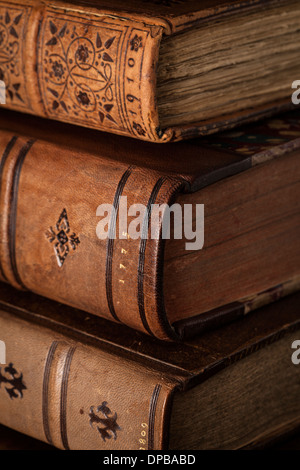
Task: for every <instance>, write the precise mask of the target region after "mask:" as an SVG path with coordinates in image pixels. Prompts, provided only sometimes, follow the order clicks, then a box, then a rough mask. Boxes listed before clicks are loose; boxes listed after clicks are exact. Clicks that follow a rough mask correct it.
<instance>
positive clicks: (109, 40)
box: [0, 0, 290, 142]
mask: <svg viewBox="0 0 300 470" xmlns="http://www.w3.org/2000/svg"><path fill="white" fill-rule="evenodd" d="M113 3H114V6H112V5H111V2H109V1H102V2H96V1H95V2H92V1H88V2H82V1H79V2H73V3H68V2H61V1H53V2H51V3H48V2H45V1H43V0H22V1H20V0H12V1H10V2H7V1H2V0H1V2H0V14H1V16H2V18H3V21H2V25H1V28H2V30H1V31H2V36H1V40H0V51H1V54H2V55H1V57H3V58H2V59H1V58H0V70H1V73H0V78H1V80H3V81H4V82H5V84H6V87H7V93H6V95H7V101H6V107H7V108H10V109H14V110H18V111H21V112H25V113H32V114H36V115H39V116H43V117H48V118H51V119H55V120H59V121H66V122H70V123H72V124H77V125H80V126H85V127H89V128H95V129H98V130H104V131H108V132H112V133H117V134H122V135H127V136H130V137H134V138H138V139H143V140H148V141H152V142H167V141H170V140H180V139H186V138H191V137H195V136H197V135H203V134H209V133H212V132H216V131H217V130H222V129H225V128H230V127H234V126H236V125H237V124H238V123H240V122H247V121H249V120H255V119H257V118H261V117H263V116H267V115H270V114H274V113H275V112H278V110H280V109H285V108H286V107H289V106H290V105H289V104H288V103H287V100H283V101H281V102H276V103H268V104H267V105H265V106H261V107H260V108H257V109H254V110H245V111H242V112H240V113H236V114H232V115H230V116H222V117H221V118H220V119H217V120H212V121H208V122H199V123H193V125H191V126H183V127H180V126H179V127H178V128H174V129H166V130H161V129H160V128H159V118H158V111H157V106H156V93H155V83H156V72H155V70H156V66H157V62H158V57H159V45H160V41H161V38H162V35H163V34H173V33H175V32H177V31H180V30H182V29H185V28H190V27H193V25H196V24H197V23H198V22H199V21H203V20H205V19H206V18H214V17H215V18H218V17H219V16H220V15H228V14H234V13H235V12H236V11H239V9H252V8H254V7H257V6H259V7H260V8H262V5H261V3H262V2H260V1H258V0H248V1H246V2H236V1H235V2H234V1H222V0H219V1H213V2H208V1H207V2H195V1H188V2H182V1H174V2H173V1H170V2H160V1H151V2H149V1H147V2H146V1H142V2H137V1H136V0H131V1H130V2H121V1H116V2H113ZM125 3H126V6H125ZM268 3H270V2H268ZM272 3H273V4H278V3H280V2H279V1H278V0H277V1H276V0H274V1H273V2H272ZM288 101H289V102H290V100H288Z"/></svg>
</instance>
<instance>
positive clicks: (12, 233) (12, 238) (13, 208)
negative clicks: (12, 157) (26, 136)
mask: <svg viewBox="0 0 300 470" xmlns="http://www.w3.org/2000/svg"><path fill="white" fill-rule="evenodd" d="M34 142H35V141H34V140H28V141H27V142H26V144H25V145H23V147H22V148H21V150H20V153H19V155H18V158H17V161H16V166H15V172H14V180H13V187H12V192H11V203H10V214H9V256H10V264H11V268H12V271H13V274H14V277H15V280H16V282H17V283H18V284H19V285H20V286H21V287H22V288H23V289H26V286H25V285H24V284H23V282H22V280H21V278H20V275H19V272H18V268H17V262H16V222H17V207H18V193H19V182H20V175H21V170H22V166H23V163H24V161H25V158H26V155H27V154H28V152H29V150H30V149H31V147H32V145H33V144H34Z"/></svg>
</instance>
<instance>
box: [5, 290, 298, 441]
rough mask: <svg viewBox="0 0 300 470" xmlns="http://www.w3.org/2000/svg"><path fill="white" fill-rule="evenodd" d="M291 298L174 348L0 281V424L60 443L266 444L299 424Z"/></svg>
mask: <svg viewBox="0 0 300 470" xmlns="http://www.w3.org/2000/svg"><path fill="white" fill-rule="evenodd" d="M299 301H300V294H299V293H297V294H293V295H291V296H288V297H286V298H285V299H281V300H279V301H277V302H274V303H273V304H270V305H268V306H266V307H264V308H263V309H261V310H260V311H257V312H255V313H254V314H253V315H251V316H248V317H246V318H244V319H243V320H240V321H237V322H235V323H234V324H232V325H227V326H225V327H224V328H221V329H218V330H215V331H214V332H210V333H208V332H207V333H206V334H205V335H203V336H202V338H199V339H197V340H193V341H188V342H185V343H180V344H175V343H162V342H161V341H158V340H156V339H154V338H151V337H150V336H148V337H147V336H145V335H142V334H141V333H139V332H134V331H131V330H129V329H128V328H127V327H125V326H121V325H112V324H111V323H110V322H107V321H105V320H102V319H99V318H96V317H94V318H92V317H89V316H86V318H85V319H84V320H83V318H82V314H81V312H78V311H76V310H73V309H71V308H70V307H65V306H62V305H59V304H56V303H54V302H52V301H50V300H47V299H45V298H38V297H36V296H35V295H34V294H30V293H16V292H15V291H14V289H13V288H11V287H7V286H5V285H3V284H0V312H1V313H0V337H1V340H2V341H4V342H5V344H6V364H5V365H1V369H0V422H1V423H2V424H3V425H5V426H8V427H11V428H13V429H15V430H18V431H21V432H22V433H25V434H28V435H30V436H31V437H34V438H37V439H40V440H42V441H45V442H47V443H49V444H51V445H54V446H56V447H58V448H62V449H99V450H100V449H102V450H105V449H107V450H126V449H131V450H135V449H141V450H143V449H144V450H160V449H168V448H169V449H175V450H180V449H190V450H192V449H240V448H255V447H259V446H261V444H264V445H266V443H267V442H268V441H271V440H275V439H276V438H278V436H282V435H283V434H288V433H291V432H292V431H294V430H295V429H298V428H299V422H300V403H299V399H298V398H299V393H300V382H299V367H300V365H297V364H296V363H295V364H294V363H293V361H292V355H295V356H296V358H299V353H297V351H296V350H295V349H294V346H295V345H293V343H294V341H298V342H299V335H300V320H299ZM292 346H293V347H292ZM294 362H295V361H294ZM296 362H297V361H296Z"/></svg>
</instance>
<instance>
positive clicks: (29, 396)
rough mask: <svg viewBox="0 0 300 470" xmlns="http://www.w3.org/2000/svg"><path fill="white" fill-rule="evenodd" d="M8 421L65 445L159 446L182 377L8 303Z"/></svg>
mask: <svg viewBox="0 0 300 470" xmlns="http://www.w3.org/2000/svg"><path fill="white" fill-rule="evenodd" d="M0 331H1V340H2V341H4V342H5V344H6V364H5V365H1V367H0V422H1V423H2V424H4V425H5V426H8V427H11V428H13V429H15V430H17V431H20V432H22V433H24V434H27V435H30V436H31V437H34V438H37V439H40V440H42V441H45V442H48V443H49V444H52V445H54V446H56V447H58V448H61V449H72V450H73V449H74V450H77V449H82V450H97V449H99V450H105V449H108V450H118V449H119V450H120V449H121V450H135V449H141V450H142V449H144V450H153V449H162V448H164V447H165V445H166V441H165V433H166V429H165V426H166V424H167V418H168V414H169V411H170V410H169V405H170V396H171V395H172V390H173V388H174V386H175V385H176V380H174V379H170V380H168V379H167V378H165V377H164V378H162V374H158V373H157V372H155V371H154V370H152V369H151V368H149V366H148V367H147V366H144V365H143V364H140V363H138V362H136V361H134V360H132V359H128V358H126V357H122V351H121V350H120V351H117V352H116V351H109V350H106V348H107V346H105V345H103V346H101V345H100V347H94V346H86V345H85V344H82V343H80V342H74V341H72V340H71V339H70V338H68V337H66V336H64V335H61V334H58V333H56V332H55V333H53V332H52V330H50V329H47V328H46V327H43V326H40V325H37V324H34V323H30V322H28V321H26V320H23V319H21V318H18V317H17V316H14V315H13V314H9V313H7V312H4V311H1V316H0Z"/></svg>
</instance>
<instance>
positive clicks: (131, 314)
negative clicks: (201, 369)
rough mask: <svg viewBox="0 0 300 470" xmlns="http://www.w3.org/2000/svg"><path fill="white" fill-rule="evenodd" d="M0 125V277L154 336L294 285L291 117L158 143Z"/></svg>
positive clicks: (9, 121)
mask: <svg viewBox="0 0 300 470" xmlns="http://www.w3.org/2000/svg"><path fill="white" fill-rule="evenodd" d="M0 129H1V130H0V158H1V160H0V184H1V186H0V191H1V196H0V197H1V199H0V204H1V218H0V235H1V237H0V239H1V244H0V279H1V280H2V281H6V282H8V283H10V284H12V285H13V286H14V287H16V288H19V289H26V290H30V291H33V292H35V293H37V294H40V295H43V296H45V297H49V298H51V299H53V300H56V301H59V302H62V303H65V304H68V305H70V306H73V307H76V308H79V309H81V310H84V311H86V312H89V313H92V314H95V315H99V316H102V317H104V318H106V319H108V320H113V321H116V322H121V323H125V324H126V325H127V326H130V327H132V328H135V329H138V330H140V331H143V332H145V333H148V334H151V335H154V336H156V337H158V338H160V339H163V340H167V339H180V338H183V337H186V336H189V335H190V334H198V333H200V332H201V331H203V330H204V329H207V328H211V327H213V326H218V325H220V324H222V322H224V321H229V320H232V319H234V318H236V317H238V316H241V315H244V314H246V313H248V312H249V311H251V310H253V309H255V308H257V307H259V306H261V305H263V304H265V303H267V302H270V301H273V300H276V299H277V298H279V297H280V296H283V295H285V294H287V293H290V292H293V291H295V290H297V289H299V275H300V271H299V268H300V250H299V233H300V217H299V204H300V197H299V195H300V185H299V176H300V158H299V155H300V154H299V152H300V149H299V147H300V119H299V114H298V113H294V114H293V113H291V114H288V115H286V116H285V117H282V119H275V120H269V121H266V122H264V123H263V124H260V125H259V126H256V127H255V126H254V127H248V128H246V129H244V130H240V131H239V132H238V133H236V132H235V133H233V134H230V133H226V134H223V135H220V136H219V137H218V139H215V138H214V139H213V140H211V141H210V142H206V143H205V142H203V141H202V140H201V141H200V140H195V141H190V142H179V143H174V144H169V145H167V146H166V145H162V146H160V145H155V146H153V145H152V144H150V143H147V142H139V141H133V140H130V139H126V138H123V137H118V136H113V135H110V134H108V135H105V134H104V133H101V134H99V136H98V133H97V132H96V131H88V130H84V129H79V128H77V129H76V130H77V132H74V127H72V126H68V125H62V124H59V125H55V124H54V123H52V125H50V123H49V122H46V121H44V120H39V119H36V118H29V117H28V118H27V119H24V118H23V116H22V115H19V116H18V115H17V114H14V113H13V112H12V113H9V112H3V113H2V114H1V115H0ZM96 135H97V138H96V139H95V137H96ZM298 136H299V137H298ZM162 157H163V158H162ZM121 198H122V199H121ZM174 203H176V204H177V209H178V207H179V212H178V213H179V217H180V218H179V222H178V218H177V219H176V220H177V222H176V224H175V225H176V227H174V224H173V223H172V220H171V223H170V226H171V230H170V234H168V231H165V230H164V229H165V227H166V226H167V227H168V220H169V219H168V216H171V214H170V211H169V209H168V207H170V206H173V204H174ZM137 204H139V206H136V205H137ZM104 205H105V206H104ZM107 205H108V208H107ZM188 205H189V206H188ZM196 205H198V206H199V205H200V209H201V207H202V209H203V205H204V229H203V224H202V222H203V218H202V217H200V218H199V219H200V224H198V210H196ZM201 205H202V206H201ZM187 206H188V207H189V208H190V209H192V211H191V213H190V216H189V217H186V219H185V220H187V221H188V222H189V221H190V224H189V225H188V223H187V226H188V229H191V226H192V225H193V227H194V226H196V229H195V232H196V235H195V234H191V235H190V233H189V232H187V231H186V230H185V227H184V228H183V229H182V237H181V239H178V237H177V235H176V233H178V231H177V232H176V233H175V229H176V230H178V228H180V227H181V223H182V219H183V218H185V211H186V207H187ZM99 207H100V209H101V210H99ZM137 207H138V210H137V209H136V208H137ZM155 207H156V208H157V207H159V208H160V213H159V215H160V216H159V217H156V215H157V211H156V212H155ZM124 208H125V209H124ZM132 208H133V209H134V210H137V212H136V215H135V216H133V212H130V210H132ZM109 209H110V210H109ZM106 211H107V212H106ZM201 214H202V215H203V212H201ZM201 214H200V216H201ZM170 218H171V217H170ZM126 219H127V221H126ZM174 219H175V215H174ZM184 223H185V222H184ZM99 224H102V225H105V227H104V228H103V227H102V228H103V230H102V229H101V230H99ZM131 224H133V226H132V225H131ZM100 228H101V226H100ZM134 228H136V231H134V230H133V229H134ZM173 231H174V233H173ZM132 232H133V234H132ZM203 233H204V246H203V248H202V249H199V243H198V242H199V240H200V242H201V240H202V237H203ZM169 235H170V237H169V239H168V236H169ZM191 238H192V239H193V240H191ZM189 243H190V244H192V243H195V245H192V249H187V246H186V245H187V244H189ZM201 246H202V245H201Z"/></svg>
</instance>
